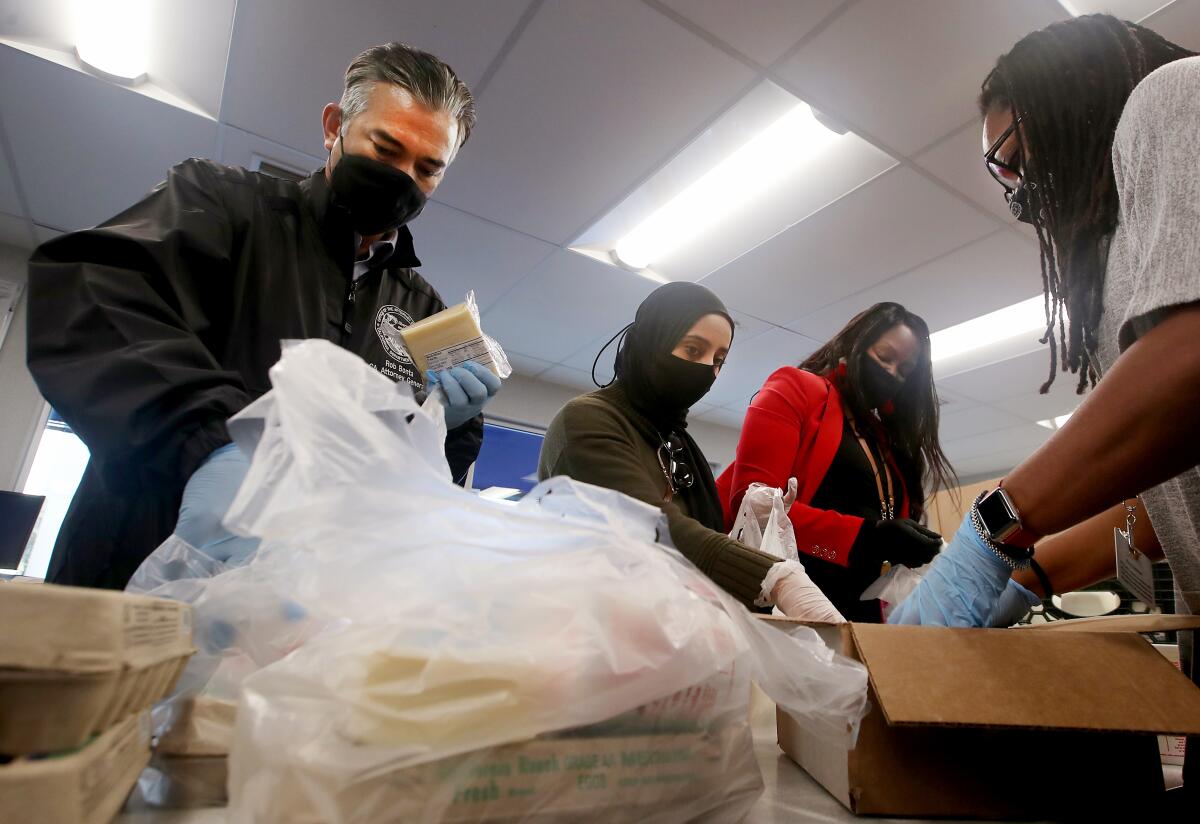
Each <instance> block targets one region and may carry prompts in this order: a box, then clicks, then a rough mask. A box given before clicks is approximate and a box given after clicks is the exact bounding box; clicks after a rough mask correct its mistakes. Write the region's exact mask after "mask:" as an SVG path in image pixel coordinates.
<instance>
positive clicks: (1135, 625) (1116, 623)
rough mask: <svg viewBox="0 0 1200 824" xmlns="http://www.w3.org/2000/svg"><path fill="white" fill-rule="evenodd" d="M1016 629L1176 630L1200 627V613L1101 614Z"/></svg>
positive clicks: (1078, 630) (1024, 625)
mask: <svg viewBox="0 0 1200 824" xmlns="http://www.w3.org/2000/svg"><path fill="white" fill-rule="evenodd" d="M1016 629H1036V630H1039V631H1042V632H1046V631H1050V632H1174V631H1176V630H1181V629H1200V615H1151V614H1146V615H1100V616H1097V617H1095V618H1072V619H1071V620H1069V621H1047V622H1045V623H1042V624H1022V625H1021V626H1019V627H1016Z"/></svg>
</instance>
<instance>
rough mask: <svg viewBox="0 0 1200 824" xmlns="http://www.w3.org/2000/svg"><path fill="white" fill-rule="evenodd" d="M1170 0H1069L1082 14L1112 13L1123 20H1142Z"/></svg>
mask: <svg viewBox="0 0 1200 824" xmlns="http://www.w3.org/2000/svg"><path fill="white" fill-rule="evenodd" d="M1170 2H1171V0H1069V4H1070V6H1071V8H1073V9H1074V10H1075V11H1077V12H1079V13H1080V14H1111V15H1114V16H1116V17H1120V18H1121V19H1122V20H1141V19H1142V18H1144V17H1146V15H1148V14H1151V13H1153V12H1155V11H1158V9H1160V8H1162V7H1163V6H1165V5H1167V4H1168V3H1170ZM1184 2H1185V3H1186V2H1189V0H1184Z"/></svg>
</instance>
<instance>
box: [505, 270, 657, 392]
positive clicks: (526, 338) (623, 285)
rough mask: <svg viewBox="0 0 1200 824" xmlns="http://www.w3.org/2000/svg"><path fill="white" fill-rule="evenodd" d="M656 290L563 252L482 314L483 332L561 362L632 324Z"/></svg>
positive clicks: (632, 277) (627, 274) (652, 285)
mask: <svg viewBox="0 0 1200 824" xmlns="http://www.w3.org/2000/svg"><path fill="white" fill-rule="evenodd" d="M656 285H657V284H655V283H653V282H651V281H649V280H646V279H645V278H641V277H638V276H637V275H634V274H632V273H630V272H626V271H625V270H623V269H614V268H613V267H611V266H605V265H604V264H603V263H599V262H597V261H595V260H593V259H591V258H589V257H585V256H583V255H578V254H576V253H574V252H568V251H565V250H559V251H557V252H555V253H554V254H552V255H551V256H550V257H548V258H546V260H544V261H543V262H542V263H541V264H540V265H538V266H537V268H535V269H534V270H533V271H532V272H530V273H529V275H528V276H527V277H526V278H525V279H524V280H522V281H521V282H520V283H518V284H517V285H516V286H515V287H514V288H513V289H512V290H511V291H510V292H509V293H508V294H506V295H505V296H504V297H503V298H501V299H500V300H499V301H497V302H496V303H494V304H492V305H491V307H489V308H488V309H487V310H485V311H484V313H483V328H484V329H486V330H487V332H488V334H489V335H491V336H492V337H494V338H496V340H498V341H500V343H501V345H503V346H504V347H505V348H509V347H511V348H513V349H515V350H516V351H518V352H524V353H525V354H527V355H532V356H533V357H535V358H541V359H542V360H547V361H553V362H556V363H557V362H560V361H561V360H563V359H564V358H566V357H567V356H569V355H571V354H573V353H576V352H578V351H579V350H580V348H581V347H583V346H584V345H586V344H587V343H588V342H589V341H591V340H594V339H596V338H598V337H600V336H601V335H604V334H605V333H606V332H607V334H609V335H611V334H612V333H613V332H615V331H616V330H618V329H620V328H621V327H622V326H624V325H625V324H626V323H629V321H631V320H633V315H634V312H636V311H637V307H638V304H640V303H641V302H642V300H644V299H645V297H646V296H647V295H648V294H650V292H651V291H652V290H653V289H654V288H655V287H656ZM589 368H590V363H589ZM575 371H583V370H582V369H579V370H575ZM589 380H591V378H590V377H589Z"/></svg>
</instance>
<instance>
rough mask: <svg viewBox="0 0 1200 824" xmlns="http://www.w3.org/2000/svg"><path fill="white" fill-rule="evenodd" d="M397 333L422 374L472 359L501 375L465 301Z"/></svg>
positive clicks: (448, 367) (458, 364)
mask: <svg viewBox="0 0 1200 824" xmlns="http://www.w3.org/2000/svg"><path fill="white" fill-rule="evenodd" d="M400 336H401V337H402V338H403V339H404V346H405V347H406V348H407V349H408V354H409V355H411V356H412V359H413V362H414V363H415V364H416V366H417V368H418V369H420V370H421V374H425V373H426V372H428V371H429V370H430V369H433V370H436V371H439V372H440V371H442V370H444V369H450V368H451V367H454V366H460V365H462V364H464V363H466V362H467V361H475V362H476V363H478V364H479V365H480V366H486V367H487V368H488V369H491V370H492V371H493V372H495V373H496V374H497V375H500V371H499V370H498V369H497V368H496V363H495V361H494V360H493V358H492V352H491V349H490V347H489V346H488V343H487V341H486V340H485V339H484V336H483V330H481V329H480V328H479V321H478V320H476V316H475V314H474V313H473V312H471V309H470V307H469V306H467V304H465V303H460V304H458V305H457V306H451V307H450V308H449V309H446V310H443V311H441V312H438V313H437V314H436V315H431V316H430V317H427V318H425V320H421V321H417V322H416V323H414V324H412V325H411V326H407V327H405V328H404V329H401V330H400ZM500 376H501V377H503V376H502V375H500Z"/></svg>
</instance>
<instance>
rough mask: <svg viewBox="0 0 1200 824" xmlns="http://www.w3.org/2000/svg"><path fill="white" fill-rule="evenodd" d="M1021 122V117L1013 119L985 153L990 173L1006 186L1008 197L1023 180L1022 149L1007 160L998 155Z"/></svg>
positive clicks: (984, 156)
mask: <svg viewBox="0 0 1200 824" xmlns="http://www.w3.org/2000/svg"><path fill="white" fill-rule="evenodd" d="M1020 123H1021V118H1019V117H1018V118H1016V119H1014V120H1013V122H1012V125H1010V126H1009V127H1008V128H1007V129H1005V130H1004V133H1003V134H1001V135H1000V137H998V138H996V142H995V143H993V144H992V145H991V148H989V149H988V150H987V151H986V152H984V153H983V162H984V164H985V165H986V166H987V170H988V173H989V174H990V175H991V176H992V177H993V178H994V179H995V180H996V182H997V183H999V184H1000V185H1001V186H1003V187H1004V189H1005V193H1006V197H1011V195H1012V193H1013V191H1014V190H1015V189H1016V188H1017V186H1018V184H1020V182H1021V178H1022V177H1024V175H1025V172H1024V171H1023V170H1022V168H1021V167H1022V165H1023V163H1022V158H1021V149H1020V148H1019V147H1018V148H1017V151H1016V152H1014V153H1013V156H1012V157H1010V158H1009V159H1008V161H1007V162H1005V161H1003V160H1001V159H1000V158H999V157H998V154H997V153H998V152H999V151H1000V147H1001V146H1003V145H1004V141H1006V140H1008V139H1009V138H1010V137H1012V135H1013V132H1015V131H1016V130H1017V126H1019V125H1020Z"/></svg>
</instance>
